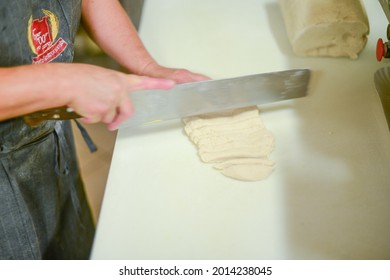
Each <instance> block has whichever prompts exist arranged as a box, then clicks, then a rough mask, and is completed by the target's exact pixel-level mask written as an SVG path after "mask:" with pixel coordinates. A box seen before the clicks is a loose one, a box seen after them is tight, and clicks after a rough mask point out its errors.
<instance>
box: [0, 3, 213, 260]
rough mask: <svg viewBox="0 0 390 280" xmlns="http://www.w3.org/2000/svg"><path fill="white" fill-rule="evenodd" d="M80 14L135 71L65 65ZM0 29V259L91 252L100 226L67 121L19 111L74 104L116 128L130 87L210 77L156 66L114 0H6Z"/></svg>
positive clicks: (127, 110)
mask: <svg viewBox="0 0 390 280" xmlns="http://www.w3.org/2000/svg"><path fill="white" fill-rule="evenodd" d="M81 14H82V18H83V22H84V24H85V27H86V29H87V30H88V32H89V34H90V36H91V37H92V38H93V39H94V40H95V41H96V43H98V45H99V46H100V47H101V48H102V49H103V50H104V51H105V52H106V53H107V54H108V55H110V56H111V57H113V58H114V59H115V60H117V61H118V62H119V63H120V64H121V65H122V66H123V67H124V68H125V69H127V70H128V71H129V72H130V73H132V74H125V73H121V72H117V71H114V70H109V69H104V68H101V67H97V66H92V65H84V64H71V63H69V62H71V61H72V59H73V47H74V39H75V35H76V31H77V29H78V25H79V21H80V16H81ZM0 35H1V36H0V100H1V102H0V258H1V259H86V258H88V257H89V254H90V249H91V246H92V240H93V235H94V226H93V222H92V219H91V214H90V210H89V206H88V204H87V202H86V198H85V194H84V190H83V186H82V181H81V178H80V174H79V171H78V167H77V162H76V156H75V152H74V143H73V136H72V132H71V127H70V125H69V122H67V121H47V122H43V123H41V124H39V125H38V126H36V127H30V126H28V125H26V124H25V123H24V121H23V118H22V116H23V115H26V114H29V113H32V112H35V111H39V110H43V109H47V108H55V107H62V106H68V107H70V108H72V109H73V110H75V111H76V112H77V113H78V114H79V115H81V116H83V119H82V120H83V121H84V122H86V123H96V122H103V123H105V124H107V127H108V129H110V130H114V129H116V128H117V127H118V126H119V125H120V124H121V123H122V122H123V121H124V120H126V119H127V118H129V117H130V116H131V114H132V110H133V109H132V105H131V101H130V100H129V98H128V92H130V91H133V90H139V89H151V88H156V89H157V88H158V89H169V88H171V87H172V86H173V85H174V84H175V83H183V82H190V81H199V80H203V79H207V77H205V76H203V75H199V74H195V73H192V72H190V71H187V70H183V69H171V68H166V67H162V66H160V65H159V64H157V63H156V62H155V61H154V60H153V58H152V57H151V56H150V55H149V54H148V52H147V51H146V50H145V48H144V46H143V44H142V42H141V41H140V39H139V37H138V35H137V32H136V30H135V29H134V27H133V25H132V23H131V21H130V20H129V18H128V16H127V14H126V13H125V11H124V10H123V9H122V7H121V5H120V3H119V2H118V1H116V0H94V1H92V0H83V1H82V3H81V0H67V1H65V0H62V1H61V0H18V1H12V0H3V1H1V2H0ZM152 77H153V78H152Z"/></svg>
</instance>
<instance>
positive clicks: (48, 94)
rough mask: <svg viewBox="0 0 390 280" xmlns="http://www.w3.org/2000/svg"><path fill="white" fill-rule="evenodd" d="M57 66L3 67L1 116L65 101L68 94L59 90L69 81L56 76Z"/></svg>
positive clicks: (23, 113) (20, 113) (54, 105)
mask: <svg viewBox="0 0 390 280" xmlns="http://www.w3.org/2000/svg"><path fill="white" fill-rule="evenodd" d="M55 69H56V68H55V67H53V66H52V65H49V64H47V65H28V66H17V67H8V68H0V88H1V90H0V100H1V102H0V120H4V119H9V118H13V117H16V116H21V115H25V114H28V113H31V112H34V111H38V110H42V109H47V108H54V107H60V106H64V105H66V103H67V102H68V99H67V98H68V97H67V96H66V95H59V94H57V91H58V89H60V88H64V87H66V84H64V83H61V80H58V79H53V76H55V75H56V74H55V72H56V70H55ZM48 73H51V74H52V75H53V76H50V77H48ZM62 91H64V90H62Z"/></svg>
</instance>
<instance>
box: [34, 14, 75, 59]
mask: <svg viewBox="0 0 390 280" xmlns="http://www.w3.org/2000/svg"><path fill="white" fill-rule="evenodd" d="M42 13H43V14H44V16H43V17H42V18H38V19H33V18H32V17H30V20H29V22H28V28H27V38H28V42H29V45H30V48H31V50H32V51H33V53H34V54H36V57H34V58H33V61H32V64H43V63H48V62H50V61H52V60H53V59H55V58H56V57H58V56H59V55H60V54H61V53H62V52H63V51H64V50H65V49H66V47H67V46H68V44H67V43H66V42H65V40H64V39H62V38H61V37H60V38H58V39H57V35H58V30H59V20H58V17H57V16H56V15H55V14H54V13H52V12H51V11H49V10H42ZM56 39H57V40H56Z"/></svg>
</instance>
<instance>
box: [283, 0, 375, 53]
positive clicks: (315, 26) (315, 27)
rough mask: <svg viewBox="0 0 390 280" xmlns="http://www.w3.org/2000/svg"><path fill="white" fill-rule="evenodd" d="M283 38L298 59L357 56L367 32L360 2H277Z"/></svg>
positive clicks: (365, 17) (300, 0)
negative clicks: (287, 39) (281, 16)
mask: <svg viewBox="0 0 390 280" xmlns="http://www.w3.org/2000/svg"><path fill="white" fill-rule="evenodd" d="M279 6H280V8H281V11H282V15H283V19H284V23H285V26H286V30H287V35H288V38H289V40H290V43H291V46H292V48H293V50H294V52H295V54H297V55H300V56H331V57H340V56H347V57H350V58H352V59H356V58H357V57H358V54H359V52H360V51H361V50H362V49H363V48H364V46H365V45H366V42H367V35H368V33H369V23H368V18H367V14H366V12H365V9H364V6H363V3H362V2H361V0H279Z"/></svg>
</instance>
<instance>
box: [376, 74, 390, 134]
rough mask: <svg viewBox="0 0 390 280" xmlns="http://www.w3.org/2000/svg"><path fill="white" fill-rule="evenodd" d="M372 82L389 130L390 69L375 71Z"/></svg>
mask: <svg viewBox="0 0 390 280" xmlns="http://www.w3.org/2000/svg"><path fill="white" fill-rule="evenodd" d="M374 82H375V87H376V90H377V92H378V95H379V97H380V99H381V102H382V107H383V110H384V113H385V117H386V120H387V125H388V127H389V130H390V67H385V68H381V69H379V70H377V71H376V72H375V75H374Z"/></svg>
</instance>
